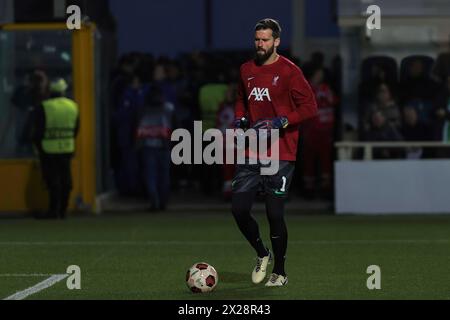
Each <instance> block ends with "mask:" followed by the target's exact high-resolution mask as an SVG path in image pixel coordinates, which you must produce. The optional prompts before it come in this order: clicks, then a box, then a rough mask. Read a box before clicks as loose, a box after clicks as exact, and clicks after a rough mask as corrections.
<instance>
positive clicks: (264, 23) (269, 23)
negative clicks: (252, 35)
mask: <svg viewBox="0 0 450 320" xmlns="http://www.w3.org/2000/svg"><path fill="white" fill-rule="evenodd" d="M266 29H271V30H272V35H273V38H274V39H278V38H279V37H280V35H281V27H280V24H279V23H278V21H277V20H275V19H270V18H266V19H262V20H260V21H258V23H257V24H256V26H255V31H258V30H266Z"/></svg>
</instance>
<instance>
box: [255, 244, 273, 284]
mask: <svg viewBox="0 0 450 320" xmlns="http://www.w3.org/2000/svg"><path fill="white" fill-rule="evenodd" d="M268 252H269V255H267V256H265V257H263V258H260V257H257V258H256V267H255V269H253V272H252V281H253V283H260V282H262V281H263V280H264V278H265V277H266V273H267V265H269V264H270V263H271V262H272V253H270V251H268Z"/></svg>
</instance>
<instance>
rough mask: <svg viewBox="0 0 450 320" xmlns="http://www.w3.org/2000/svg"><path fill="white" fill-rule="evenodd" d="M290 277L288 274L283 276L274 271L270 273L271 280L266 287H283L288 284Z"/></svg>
mask: <svg viewBox="0 0 450 320" xmlns="http://www.w3.org/2000/svg"><path fill="white" fill-rule="evenodd" d="M287 283H288V278H287V276H286V277H285V276H282V275H279V274H276V273H272V274H271V275H270V278H269V281H267V283H266V287H282V286H285V285H287Z"/></svg>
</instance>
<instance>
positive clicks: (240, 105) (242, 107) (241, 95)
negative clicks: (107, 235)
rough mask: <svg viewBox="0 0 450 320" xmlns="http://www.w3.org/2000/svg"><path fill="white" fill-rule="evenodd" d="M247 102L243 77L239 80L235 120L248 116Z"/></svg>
mask: <svg viewBox="0 0 450 320" xmlns="http://www.w3.org/2000/svg"><path fill="white" fill-rule="evenodd" d="M246 105H247V102H246V97H245V90H244V84H243V83H242V77H241V78H240V80H239V85H238V88H237V98H236V104H235V105H234V117H235V119H240V118H242V117H245V116H246V115H247V108H246Z"/></svg>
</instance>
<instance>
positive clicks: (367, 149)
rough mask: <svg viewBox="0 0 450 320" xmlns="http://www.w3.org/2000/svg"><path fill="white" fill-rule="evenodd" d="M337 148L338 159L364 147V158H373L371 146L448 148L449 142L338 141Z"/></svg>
mask: <svg viewBox="0 0 450 320" xmlns="http://www.w3.org/2000/svg"><path fill="white" fill-rule="evenodd" d="M334 145H335V146H336V148H338V160H340V161H343V160H352V156H353V149H355V148H364V156H363V159H364V160H372V159H373V148H450V143H443V142H432V141H414V142H409V141H408V142H406V141H401V142H368V141H358V142H354V141H340V142H336V143H335V144H334Z"/></svg>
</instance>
